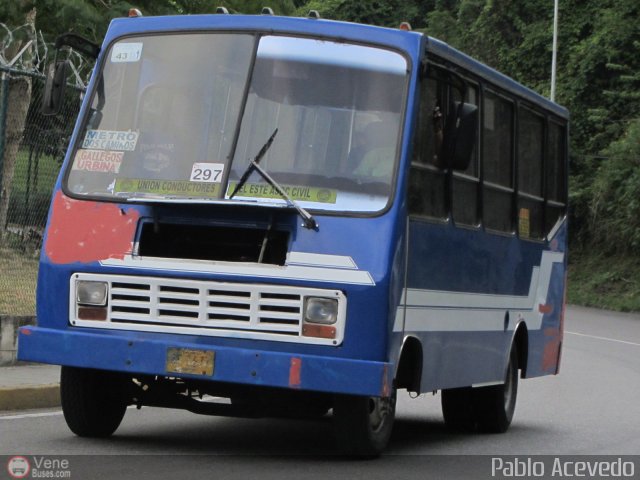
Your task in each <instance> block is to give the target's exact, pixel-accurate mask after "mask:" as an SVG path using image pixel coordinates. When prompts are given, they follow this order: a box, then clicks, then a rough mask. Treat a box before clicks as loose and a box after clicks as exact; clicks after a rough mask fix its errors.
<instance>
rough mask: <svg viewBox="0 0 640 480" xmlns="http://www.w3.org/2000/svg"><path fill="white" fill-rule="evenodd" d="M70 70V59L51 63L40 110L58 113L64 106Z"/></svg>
mask: <svg viewBox="0 0 640 480" xmlns="http://www.w3.org/2000/svg"><path fill="white" fill-rule="evenodd" d="M68 72H69V61H68V60H64V61H58V62H55V63H52V64H51V65H49V71H48V73H47V81H46V83H45V86H44V95H43V97H42V107H41V109H40V111H41V112H42V114H43V115H56V114H57V113H58V112H60V109H61V108H62V103H63V101H64V90H65V88H66V86H67V75H68Z"/></svg>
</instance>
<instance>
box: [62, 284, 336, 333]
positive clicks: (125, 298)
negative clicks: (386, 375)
mask: <svg viewBox="0 0 640 480" xmlns="http://www.w3.org/2000/svg"><path fill="white" fill-rule="evenodd" d="M81 280H82V281H87V280H88V281H102V282H106V283H107V284H108V292H109V293H108V300H107V319H106V321H92V320H82V319H79V318H77V305H75V297H74V295H73V292H74V291H75V282H77V281H81ZM71 291H72V295H71V301H72V303H73V305H71V307H72V308H71V312H72V316H71V317H72V318H71V324H72V325H77V326H89V327H97V328H114V329H126V330H145V331H157V332H171V333H179V334H180V333H182V334H196V335H212V336H230V337H244V338H256V339H260V338H265V339H273V340H285V341H301V342H304V343H331V344H333V345H335V344H336V343H334V342H333V341H332V342H327V341H325V340H322V339H308V338H306V337H303V336H302V322H303V319H302V317H303V313H304V299H305V297H307V296H322V297H332V298H338V301H339V302H346V298H345V297H344V295H343V294H342V292H339V291H336V290H324V289H314V288H298V287H290V286H280V285H265V284H247V283H242V284H241V283H226V282H212V281H201V280H181V279H167V278H156V277H138V276H125V275H94V274H76V275H74V276H73V277H72V284H71ZM341 310H342V311H344V310H345V308H342V309H341ZM343 321H344V320H343V319H341V323H342V322H343ZM287 338H288V340H287Z"/></svg>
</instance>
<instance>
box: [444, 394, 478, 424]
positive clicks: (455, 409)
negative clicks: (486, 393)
mask: <svg viewBox="0 0 640 480" xmlns="http://www.w3.org/2000/svg"><path fill="white" fill-rule="evenodd" d="M441 402H442V415H443V416H444V423H445V425H446V426H447V427H448V428H449V429H451V430H453V431H456V432H471V431H473V430H474V429H475V426H476V417H475V412H474V408H473V389H472V388H471V387H464V388H450V389H446V390H442V395H441Z"/></svg>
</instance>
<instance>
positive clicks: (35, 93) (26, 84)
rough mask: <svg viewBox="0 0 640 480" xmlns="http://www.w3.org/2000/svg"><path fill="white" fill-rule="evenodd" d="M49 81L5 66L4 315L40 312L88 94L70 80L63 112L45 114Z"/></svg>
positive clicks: (0, 202)
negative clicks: (53, 230) (45, 264)
mask: <svg viewBox="0 0 640 480" xmlns="http://www.w3.org/2000/svg"><path fill="white" fill-rule="evenodd" d="M44 84H45V77H44V75H41V74H40V73H35V72H25V71H21V70H17V69H13V68H9V67H5V66H0V315H2V314H5V315H33V314H34V313H35V285H36V278H37V267H38V257H39V253H40V248H41V245H42V238H43V235H44V227H45V223H46V219H47V213H48V210H49V202H50V198H51V193H52V190H53V186H54V184H55V182H56V178H57V176H58V172H59V170H60V166H61V164H62V161H63V159H64V153H65V151H66V148H67V145H68V142H69V139H70V137H71V133H72V130H73V126H74V123H75V120H76V117H77V115H78V110H79V108H80V102H81V96H82V94H83V89H82V88H79V87H74V86H68V87H67V91H66V92H65V93H66V94H65V103H64V105H63V108H62V110H61V112H60V113H59V114H58V115H55V116H43V115H42V114H41V113H40V104H41V102H42V95H43V91H44ZM16 103H18V104H21V105H19V106H17V105H16ZM27 105H28V107H27ZM25 110H26V118H25V115H24V113H25ZM3 210H4V211H3Z"/></svg>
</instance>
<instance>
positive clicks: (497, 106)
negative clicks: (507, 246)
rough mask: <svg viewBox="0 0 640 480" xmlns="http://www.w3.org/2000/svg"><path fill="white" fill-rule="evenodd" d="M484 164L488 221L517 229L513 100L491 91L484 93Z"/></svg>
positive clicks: (506, 229)
mask: <svg viewBox="0 0 640 480" xmlns="http://www.w3.org/2000/svg"><path fill="white" fill-rule="evenodd" d="M482 104H483V105H482V106H483V114H482V120H483V122H482V168H483V175H484V184H483V194H482V195H483V213H484V225H485V227H486V228H487V229H489V230H494V231H499V232H508V233H512V232H513V218H514V215H513V192H514V188H513V103H512V102H510V101H508V100H506V99H504V98H502V97H499V96H498V95H497V94H494V93H492V92H489V91H485V93H484V96H483V102H482Z"/></svg>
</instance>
